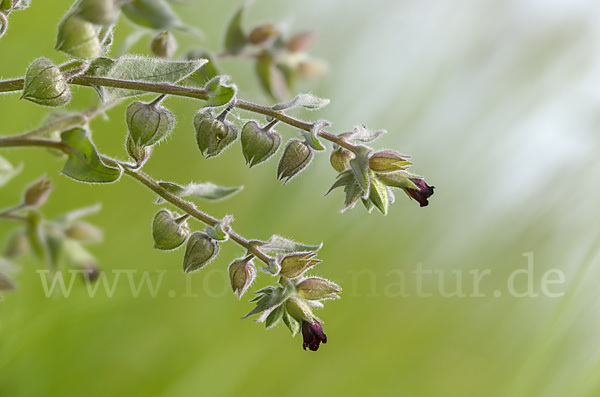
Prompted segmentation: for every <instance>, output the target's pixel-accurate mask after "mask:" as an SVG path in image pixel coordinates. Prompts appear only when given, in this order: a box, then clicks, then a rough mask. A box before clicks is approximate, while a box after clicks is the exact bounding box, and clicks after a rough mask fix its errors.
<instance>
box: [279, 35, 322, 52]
mask: <svg viewBox="0 0 600 397" xmlns="http://www.w3.org/2000/svg"><path fill="white" fill-rule="evenodd" d="M314 42H315V35H314V33H313V32H310V31H309V32H302V33H298V34H296V35H294V36H292V37H290V39H289V40H288V41H287V43H286V47H287V49H288V51H289V52H303V51H306V50H308V49H309V48H310V47H311V46H312V45H313V43H314Z"/></svg>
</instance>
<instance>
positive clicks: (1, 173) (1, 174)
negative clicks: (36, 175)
mask: <svg viewBox="0 0 600 397" xmlns="http://www.w3.org/2000/svg"><path fill="white" fill-rule="evenodd" d="M22 169H23V164H19V165H18V166H17V167H13V165H12V164H11V163H9V162H8V160H6V159H5V158H4V157H2V156H0V187H2V186H4V185H6V184H7V183H8V181H10V180H11V179H12V178H14V177H15V176H16V175H17V174H18V173H19V172H21V170H22Z"/></svg>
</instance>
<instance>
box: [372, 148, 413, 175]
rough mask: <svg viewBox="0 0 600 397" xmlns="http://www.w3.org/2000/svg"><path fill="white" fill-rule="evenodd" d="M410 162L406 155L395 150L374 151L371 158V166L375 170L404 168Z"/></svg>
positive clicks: (390, 170) (387, 170)
mask: <svg viewBox="0 0 600 397" xmlns="http://www.w3.org/2000/svg"><path fill="white" fill-rule="evenodd" d="M407 165H410V162H409V161H407V159H406V157H405V156H402V155H401V154H400V153H398V152H395V151H393V150H382V151H379V152H376V153H373V154H372V155H371V157H370V158H369V168H370V169H371V170H373V171H375V172H394V171H398V170H401V169H404V167H406V166H407Z"/></svg>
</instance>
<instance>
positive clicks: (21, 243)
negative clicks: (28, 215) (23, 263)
mask: <svg viewBox="0 0 600 397" xmlns="http://www.w3.org/2000/svg"><path fill="white" fill-rule="evenodd" d="M30 250H31V244H30V243H29V239H28V238H27V234H26V233H25V231H24V230H19V231H18V232H16V233H14V234H12V235H11V236H10V238H9V239H8V243H7V244H6V248H5V249H4V256H5V257H6V258H8V259H18V258H20V257H22V256H23V255H26V254H27V253H29V251H30Z"/></svg>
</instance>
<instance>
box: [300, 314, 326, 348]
mask: <svg viewBox="0 0 600 397" xmlns="http://www.w3.org/2000/svg"><path fill="white" fill-rule="evenodd" d="M302 337H303V338H304V343H303V344H302V347H303V348H304V350H306V348H307V347H308V348H309V349H310V350H312V351H317V350H318V349H319V345H320V344H321V342H323V343H327V336H326V335H325V333H324V332H323V327H322V326H321V323H319V322H318V321H317V320H313V322H312V323H310V322H308V321H306V320H303V321H302Z"/></svg>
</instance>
